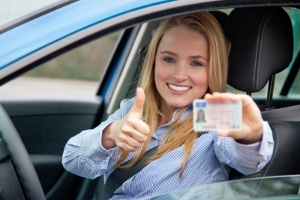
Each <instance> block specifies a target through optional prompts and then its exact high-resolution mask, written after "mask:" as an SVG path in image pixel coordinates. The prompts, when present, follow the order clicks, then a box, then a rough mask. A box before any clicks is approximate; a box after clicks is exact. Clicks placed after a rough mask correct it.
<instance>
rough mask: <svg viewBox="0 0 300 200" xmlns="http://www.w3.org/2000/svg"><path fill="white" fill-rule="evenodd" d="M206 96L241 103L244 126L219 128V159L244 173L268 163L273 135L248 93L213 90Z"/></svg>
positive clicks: (217, 153)
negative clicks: (237, 128) (228, 128)
mask: <svg viewBox="0 0 300 200" xmlns="http://www.w3.org/2000/svg"><path fill="white" fill-rule="evenodd" d="M204 99H205V100H207V101H241V102H242V115H243V120H242V129H241V130H240V131H227V130H219V131H218V138H217V141H216V142H215V151H216V155H217V156H218V159H219V161H220V162H222V163H226V164H228V165H229V166H230V167H232V168H235V169H236V170H238V171H240V172H241V173H243V174H251V173H255V172H257V171H259V170H261V169H262V168H263V167H264V166H266V164H267V163H268V162H269V161H270V159H271V157H272V154H273V149H274V140H273V134H272V130H271V128H270V126H269V124H268V123H267V122H264V121H263V119H262V116H261V112H260V110H259V108H258V107H257V105H256V103H255V102H254V101H253V100H252V98H251V97H250V96H248V95H245V94H231V93H213V94H207V95H206V96H205V97H204Z"/></svg>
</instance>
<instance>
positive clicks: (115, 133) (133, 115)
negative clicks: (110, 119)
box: [102, 88, 150, 152]
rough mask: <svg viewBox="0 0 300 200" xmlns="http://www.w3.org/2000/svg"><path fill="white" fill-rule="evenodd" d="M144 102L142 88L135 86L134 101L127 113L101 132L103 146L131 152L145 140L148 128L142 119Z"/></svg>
mask: <svg viewBox="0 0 300 200" xmlns="http://www.w3.org/2000/svg"><path fill="white" fill-rule="evenodd" d="M144 103H145V93H144V90H143V89H142V88H137V90H136V99H135V103H134V104H133V106H132V108H131V109H130V111H129V112H128V114H127V115H126V116H125V117H124V118H123V119H121V120H119V121H116V122H114V123H112V124H111V125H110V126H109V127H107V129H108V130H105V132H104V133H103V139H102V145H103V146H104V147H105V148H109V147H113V146H118V147H119V148H120V149H122V150H123V151H128V152H132V151H135V150H136V149H137V148H138V147H140V146H141V145H142V144H143V143H144V142H145V141H146V140H147V137H148V136H147V135H148V134H149V132H150V129H149V126H148V124H146V123H145V122H144V121H143V120H142V117H143V107H144ZM105 139H106V140H105ZM109 140H110V142H109Z"/></svg>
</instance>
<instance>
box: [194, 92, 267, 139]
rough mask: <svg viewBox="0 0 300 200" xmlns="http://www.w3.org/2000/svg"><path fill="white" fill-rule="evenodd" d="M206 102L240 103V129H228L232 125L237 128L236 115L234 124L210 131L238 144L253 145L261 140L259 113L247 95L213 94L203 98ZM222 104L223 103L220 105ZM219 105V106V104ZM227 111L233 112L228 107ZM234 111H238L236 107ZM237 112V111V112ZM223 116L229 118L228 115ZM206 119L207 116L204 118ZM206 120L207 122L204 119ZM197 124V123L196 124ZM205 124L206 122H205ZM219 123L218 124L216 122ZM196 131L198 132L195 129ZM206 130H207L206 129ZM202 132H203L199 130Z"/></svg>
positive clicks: (261, 130) (260, 117) (261, 128)
mask: <svg viewBox="0 0 300 200" xmlns="http://www.w3.org/2000/svg"><path fill="white" fill-rule="evenodd" d="M204 100H205V101H206V102H210V103H213V102H214V103H216V102H241V105H240V106H241V127H240V129H238V128H233V129H232V128H230V126H231V127H232V125H233V124H236V125H238V126H239V122H238V115H236V114H235V116H236V117H237V120H236V119H235V120H234V121H235V122H230V123H229V124H230V126H227V127H226V126H224V125H223V126H219V125H218V126H217V128H214V129H213V128H212V129H210V130H216V131H217V132H218V135H219V136H229V137H232V138H234V139H235V140H237V141H238V142H240V143H245V144H249V143H255V142H257V141H260V140H261V139H262V133H263V119H262V116H261V112H260V110H259V109H258V107H257V106H256V104H255V102H254V101H253V100H252V98H251V97H250V96H249V95H246V94H231V93H217V92H216V93H213V94H206V95H205V97H204ZM222 104H223V103H222ZM220 105H221V104H220ZM220 105H219V106H220ZM229 107H231V108H229V110H231V111H232V110H234V109H233V108H232V107H234V106H233V105H230V106H229ZM236 111H238V106H237V107H236ZM194 112H195V110H194ZM238 112H239V111H238ZM195 116H196V115H195V113H194V123H195V120H196V119H195ZM225 116H227V117H228V116H229V115H228V114H227V115H225ZM206 117H207V116H206ZM220 118H222V117H220ZM206 120H208V119H207V118H206ZM198 123H199V122H198ZM205 123H206V122H205ZM216 123H219V122H216ZM196 130H198V129H197V128H196ZM206 130H208V129H206ZM201 131H204V130H201Z"/></svg>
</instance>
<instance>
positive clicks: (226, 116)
mask: <svg viewBox="0 0 300 200" xmlns="http://www.w3.org/2000/svg"><path fill="white" fill-rule="evenodd" d="M193 121H194V131H196V132H201V131H218V130H228V131H238V130H240V129H241V127H242V102H241V101H234V102H233V101H226V102H219V101H205V100H203V99H196V100H194V102H193Z"/></svg>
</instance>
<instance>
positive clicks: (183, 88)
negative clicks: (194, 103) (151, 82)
mask: <svg viewBox="0 0 300 200" xmlns="http://www.w3.org/2000/svg"><path fill="white" fill-rule="evenodd" d="M168 87H169V88H170V89H172V90H174V91H176V92H186V91H188V90H189V89H190V88H191V87H189V86H183V85H173V84H170V83H168Z"/></svg>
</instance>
